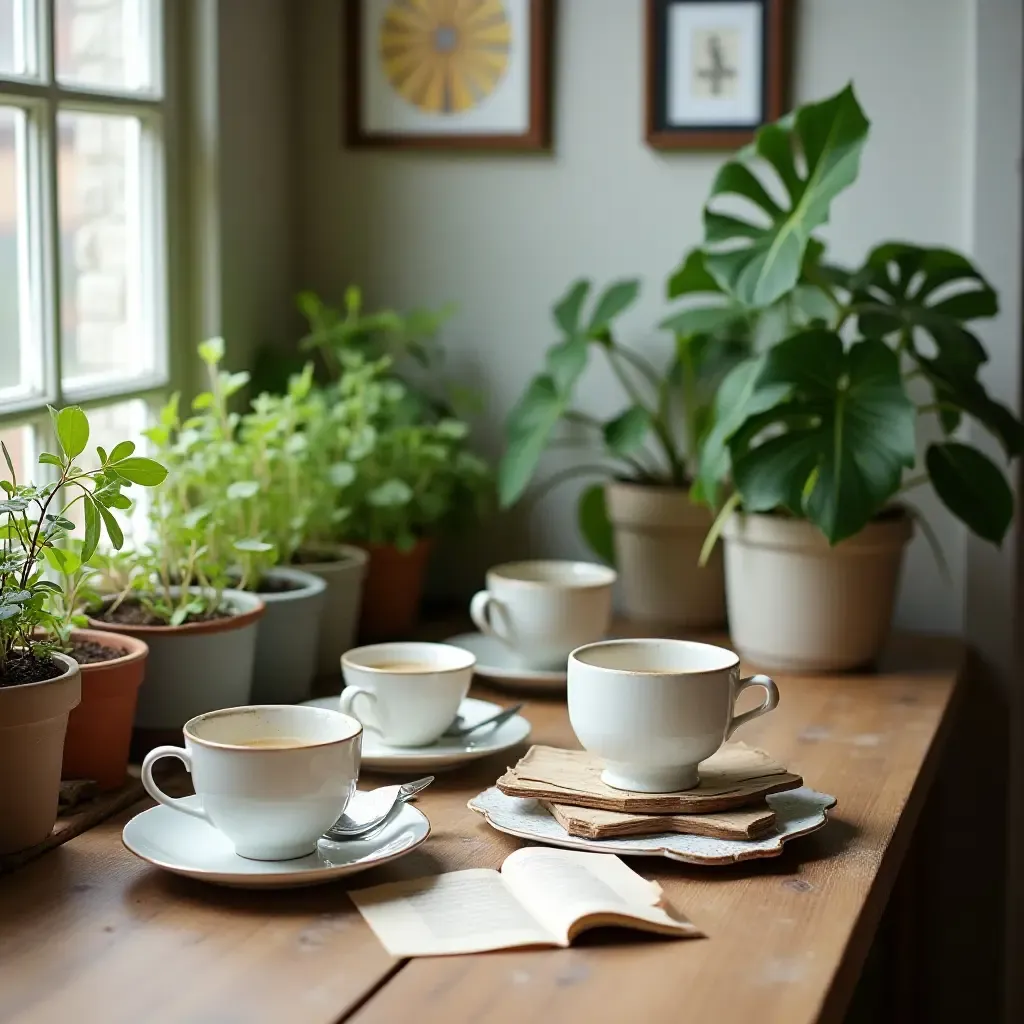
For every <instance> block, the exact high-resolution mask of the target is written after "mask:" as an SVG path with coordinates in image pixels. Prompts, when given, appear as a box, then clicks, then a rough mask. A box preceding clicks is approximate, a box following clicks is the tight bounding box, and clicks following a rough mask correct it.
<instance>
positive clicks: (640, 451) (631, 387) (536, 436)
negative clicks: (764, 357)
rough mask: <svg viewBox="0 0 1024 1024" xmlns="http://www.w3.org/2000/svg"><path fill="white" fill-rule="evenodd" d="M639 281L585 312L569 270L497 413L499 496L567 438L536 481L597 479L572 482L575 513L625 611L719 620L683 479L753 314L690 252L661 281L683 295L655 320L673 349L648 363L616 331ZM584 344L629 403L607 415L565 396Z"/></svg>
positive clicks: (652, 618) (521, 485)
mask: <svg viewBox="0 0 1024 1024" xmlns="http://www.w3.org/2000/svg"><path fill="white" fill-rule="evenodd" d="M639 288H640V285H639V282H637V281H632V280H628V281H619V282H617V283H615V284H612V285H611V286H609V287H608V288H607V289H605V291H604V292H602V293H601V294H600V295H599V296H598V297H597V298H596V299H595V301H594V303H593V307H592V309H591V312H590V314H589V316H588V315H584V314H585V306H586V303H587V299H588V296H589V294H590V290H591V285H590V283H589V282H588V281H577V282H576V283H575V284H574V285H572V287H570V288H569V290H568V291H567V292H566V293H565V294H564V295H563V296H562V297H561V299H559V301H558V302H557V303H556V304H555V306H554V309H553V315H554V320H555V324H556V325H557V327H558V329H559V331H560V333H561V338H560V340H559V341H558V342H557V343H556V344H554V345H553V346H552V347H551V348H550V349H548V352H547V355H546V358H545V367H544V371H543V372H542V373H540V374H538V375H537V376H535V377H534V378H533V379H532V380H531V381H530V383H529V385H528V387H527V389H526V391H525V393H524V394H523V396H522V398H520V400H519V402H518V403H517V405H516V406H515V408H514V409H513V410H512V412H511V414H510V416H509V418H508V423H507V428H506V450H505V455H504V457H503V459H502V462H501V466H500V469H499V474H498V489H499V498H500V501H501V504H502V505H503V506H506V507H507V506H510V505H512V504H513V503H514V502H516V501H518V500H519V498H520V497H521V496H522V495H523V493H524V492H525V490H526V488H527V485H528V484H529V483H530V481H531V479H532V478H533V476H534V474H535V473H536V471H537V468H538V466H539V463H540V461H541V458H542V456H543V455H544V454H545V452H546V451H548V450H558V449H565V450H567V451H568V452H569V453H570V454H571V455H574V456H576V457H575V458H574V461H573V462H572V463H571V464H570V465H569V466H568V467H566V468H564V469H563V470H561V471H559V472H557V473H555V474H554V475H553V476H552V477H550V478H549V480H548V481H547V482H546V484H545V486H544V488H543V490H542V491H541V492H540V493H544V492H545V491H546V490H547V488H549V487H550V486H552V485H554V484H558V483H561V482H562V481H565V480H569V479H572V478H574V477H581V476H584V477H594V476H599V477H605V478H606V481H605V483H603V484H595V485H592V486H590V487H588V488H586V489H585V490H583V491H582V492H581V494H580V499H579V505H578V522H579V526H580V530H581V532H582V534H583V537H584V539H585V540H586V541H587V543H588V544H589V545H590V547H591V548H592V549H593V551H594V552H595V554H597V555H598V557H600V558H603V559H604V560H606V561H608V562H614V563H615V564H616V566H617V567H618V569H619V573H620V576H621V578H622V586H623V596H624V599H625V611H626V614H627V615H628V616H629V617H630V618H635V619H638V620H643V621H648V622H656V623H660V624H664V625H666V626H669V625H671V626H676V627H691V628H709V627H714V626H720V625H721V624H722V622H723V621H724V619H725V594H724V580H723V575H722V566H721V559H720V557H718V556H716V555H713V556H712V558H711V559H710V562H709V563H708V565H707V566H706V567H705V568H703V569H698V567H697V558H698V554H699V552H700V547H701V542H702V540H703V538H704V536H705V534H706V533H707V530H708V526H709V524H710V522H711V518H710V516H709V515H708V512H707V510H706V509H705V508H704V507H702V506H701V505H699V504H696V503H695V501H694V500H693V498H694V494H693V493H692V488H691V485H692V483H693V480H694V476H695V474H696V471H697V450H698V445H699V444H700V441H701V439H702V437H703V431H704V425H705V423H706V420H707V415H708V412H709V408H710V404H711V400H712V397H713V394H714V388H715V385H716V384H717V382H718V381H719V380H721V378H722V375H723V373H724V371H726V370H727V369H728V368H729V367H730V366H731V365H733V364H735V362H736V361H737V360H739V359H741V358H743V357H744V356H745V355H746V354H747V353H748V352H749V351H750V343H751V338H752V336H753V333H754V330H755V328H756V326H757V322H758V320H759V317H758V315H757V314H756V313H754V314H751V315H748V314H747V313H746V311H743V310H740V309H737V307H736V306H735V305H734V304H732V303H728V302H726V301H725V296H724V295H723V294H722V291H721V289H720V288H719V287H718V285H717V284H716V283H715V281H714V280H713V279H712V278H711V277H710V275H709V274H708V273H707V271H706V270H705V268H704V266H703V260H702V256H701V254H700V253H699V252H693V253H690V254H688V255H687V256H686V257H685V258H684V259H683V261H682V263H681V264H680V266H679V267H678V268H677V269H676V270H675V271H674V272H673V273H672V275H671V276H670V278H669V281H668V286H667V289H666V291H667V295H668V297H669V298H670V299H673V300H676V299H678V300H681V302H682V304H683V306H682V308H680V309H677V310H676V311H674V312H673V313H672V314H671V315H670V316H669V317H667V318H666V319H665V320H664V321H663V322H662V324H661V325H660V326H661V327H662V329H664V330H668V331H671V332H672V334H673V335H674V350H673V353H672V357H671V359H670V361H669V364H668V366H667V367H666V368H665V369H664V370H663V371H659V370H658V369H656V368H655V366H654V365H653V364H652V363H651V362H650V361H649V360H648V359H647V358H646V357H645V356H644V355H643V354H641V353H640V352H639V351H637V350H636V349H634V348H631V347H629V346H627V345H624V344H622V342H621V341H619V340H617V339H616V337H615V335H614V334H613V326H614V324H615V321H616V319H617V318H618V317H619V316H620V315H621V314H622V313H623V312H625V311H626V310H627V309H628V308H629V307H630V306H631V305H632V304H633V302H634V301H635V299H636V297H637V295H638V292H639ZM595 350H597V351H599V352H600V353H601V355H602V357H603V358H604V359H605V361H606V363H607V365H608V367H609V368H610V370H611V371H612V373H613V374H614V375H615V377H616V378H617V380H618V382H619V383H620V385H621V386H622V389H623V391H624V392H625V395H626V399H627V402H628V404H627V405H626V407H625V408H623V409H620V410H618V411H616V413H615V414H614V415H613V416H610V417H608V418H599V417H596V416H593V415H590V414H588V413H587V412H585V411H582V410H581V409H579V408H578V407H577V406H576V398H577V390H578V388H579V386H580V381H581V377H582V375H583V373H584V371H585V370H586V368H587V365H588V362H589V359H590V355H591V353H592V352H594V351H595ZM559 428H560V429H559ZM556 432H557V433H558V435H559V436H555V435H556ZM591 452H593V453H594V454H593V456H592V457H590V453H591ZM579 453H582V456H583V457H580V455H579Z"/></svg>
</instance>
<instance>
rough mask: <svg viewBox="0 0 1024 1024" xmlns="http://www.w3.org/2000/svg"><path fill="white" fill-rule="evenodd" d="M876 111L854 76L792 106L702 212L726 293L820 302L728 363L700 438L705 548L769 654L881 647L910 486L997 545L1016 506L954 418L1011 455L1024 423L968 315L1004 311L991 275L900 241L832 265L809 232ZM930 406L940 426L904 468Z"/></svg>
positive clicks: (737, 629) (784, 658) (907, 530)
mask: <svg viewBox="0 0 1024 1024" xmlns="http://www.w3.org/2000/svg"><path fill="white" fill-rule="evenodd" d="M868 128H869V124H868V120H867V118H866V117H865V116H864V113H863V111H862V110H861V108H860V105H859V104H858V102H857V100H856V97H855V96H854V93H853V89H852V88H851V87H847V88H846V89H844V90H843V91H842V92H840V93H838V94H837V95H835V96H832V97H830V98H828V99H826V100H824V101H822V102H819V103H812V104H809V105H807V106H805V107H801V108H800V109H798V110H797V111H796V112H795V113H794V114H793V115H791V116H790V117H789V118H786V119H784V120H783V121H781V122H779V123H778V124H773V125H769V126H767V127H765V128H762V129H761V130H760V131H759V132H758V133H757V136H756V138H755V141H754V144H753V146H752V147H751V148H750V149H749V150H748V151H744V152H742V153H741V154H740V155H738V156H737V157H736V158H734V159H733V160H730V161H729V162H728V163H727V164H726V165H725V166H724V167H723V168H722V170H721V171H720V172H719V174H718V177H717V178H716V180H715V182H714V185H713V186H712V191H711V198H710V201H709V203H708V206H707V208H706V209H705V214H704V218H705V228H706V240H705V263H706V266H707V269H708V271H709V272H710V273H711V275H712V276H713V277H714V279H715V280H716V282H717V283H718V284H719V285H720V286H721V287H722V288H723V289H724V291H725V293H726V294H727V295H728V296H729V298H730V300H731V301H732V302H734V303H736V304H737V305H738V306H741V307H743V308H749V309H762V308H766V307H772V306H778V305H785V304H786V303H788V302H790V301H791V299H792V296H794V295H795V294H797V293H798V292H807V291H812V292H817V293H818V295H819V296H821V298H823V299H824V302H825V304H826V311H825V312H823V314H822V315H821V316H820V317H819V318H818V319H816V320H815V322H814V323H813V324H811V325H810V326H808V327H804V328H801V329H800V330H797V331H795V332H791V333H789V334H787V335H786V336H784V337H783V338H782V340H781V341H778V342H777V343H776V344H774V345H773V346H771V347H770V348H768V349H767V350H766V351H763V352H760V353H758V354H756V355H753V356H751V357H750V358H749V359H748V360H746V361H744V362H743V363H741V364H740V365H738V366H737V367H735V368H734V369H733V370H732V372H731V373H730V375H729V377H728V378H727V379H726V380H725V382H724V383H723V385H722V388H721V390H720V391H719V393H718V396H717V400H716V403H715V409H714V415H713V425H712V427H711V429H710V431H709V432H708V434H707V437H706V439H705V441H704V445H703V451H702V458H701V478H700V482H701V491H702V494H703V496H704V498H705V499H706V500H707V502H708V503H709V504H710V505H711V506H712V507H714V508H715V509H716V511H717V513H718V515H717V519H716V522H715V526H714V528H713V530H712V531H711V533H710V534H709V537H708V540H707V543H706V545H705V553H707V551H708V550H710V548H711V545H713V544H714V542H715V540H716V538H717V536H718V534H719V532H722V533H723V535H724V538H725V565H726V580H727V585H728V599H729V621H730V626H731V631H732V637H733V640H734V642H735V644H736V646H737V648H738V649H739V651H740V653H741V654H742V655H743V656H744V657H745V658H748V659H750V660H751V661H752V662H753V663H755V664H759V665H762V666H764V667H766V668H785V669H795V670H815V671H818V670H836V669H848V668H853V667H856V666H860V665H863V664H866V663H869V662H870V661H872V660H873V659H874V658H875V656H876V655H877V654H878V652H879V650H880V649H881V647H882V645H883V643H884V641H885V639H886V636H887V634H888V631H889V626H890V619H891V616H892V608H893V603H894V597H895V591H896V586H897V581H898V577H899V570H900V563H901V559H902V555H903V550H904V548H905V546H906V544H907V542H908V541H909V539H910V537H911V533H912V527H913V523H914V520H915V519H917V520H918V521H921V520H920V519H919V517H917V516H916V515H915V514H914V512H913V511H912V509H911V508H910V507H909V506H908V505H907V504H905V503H904V500H905V496H906V495H908V494H910V493H911V492H912V491H913V489H914V488H916V487H918V486H920V485H922V484H925V483H928V482H930V483H931V484H932V486H933V487H934V488H935V491H936V493H937V494H938V496H939V498H940V499H941V500H942V502H943V503H944V504H945V505H946V507H947V508H948V509H949V510H950V511H951V512H952V513H953V515H955V516H956V517H957V518H959V519H960V520H962V521H963V522H964V523H965V524H966V525H967V527H968V528H969V529H971V530H972V531H973V532H974V533H976V534H977V535H978V536H979V537H982V538H984V539H985V540H989V541H991V542H992V543H995V544H998V543H1000V542H1001V541H1002V539H1003V537H1004V536H1005V534H1006V531H1007V529H1008V527H1009V525H1010V522H1011V519H1012V517H1013V496H1012V492H1011V491H1010V488H1009V486H1008V484H1007V482H1006V478H1005V475H1004V471H1003V470H1002V469H1001V468H1000V467H999V466H997V465H996V464H995V463H994V462H993V461H992V460H991V459H989V458H988V456H986V455H985V454H983V453H982V452H981V451H980V450H979V449H978V448H975V447H973V446H971V445H968V444H965V443H964V442H963V441H962V440H960V439H959V437H958V435H957V429H958V427H959V426H960V424H961V422H962V421H963V420H964V419H965V418H969V419H971V420H973V421H975V422H977V423H979V424H980V425H981V426H982V427H984V428H985V429H986V430H988V431H989V432H990V433H991V434H993V435H994V437H995V438H996V439H997V440H998V442H999V444H1000V445H1001V447H1002V449H1003V451H1004V452H1005V455H1006V458H1007V459H1008V460H1009V459H1012V458H1014V457H1015V456H1017V455H1019V454H1020V453H1021V451H1022V450H1024V425H1022V424H1021V422H1020V420H1018V419H1017V417H1016V416H1015V415H1013V413H1011V412H1010V410H1009V409H1007V408H1006V407H1004V406H1002V405H1000V404H999V403H998V402H996V401H994V400H993V399H992V398H991V397H990V396H989V394H988V393H987V391H986V390H985V387H984V385H983V384H982V382H981V380H980V379H979V375H978V372H979V369H980V368H981V366H982V364H983V363H984V362H985V361H986V358H987V357H986V355H985V351H984V348H983V347H982V345H981V343H980V341H979V340H978V338H977V337H976V336H975V335H974V333H973V329H972V327H971V326H969V325H970V324H971V322H972V321H974V320H976V319H980V318H984V317H989V316H992V315H994V314H995V312H996V295H995V292H994V291H993V290H992V288H991V287H990V286H989V284H988V282H987V281H986V280H985V279H984V277H983V276H982V275H981V273H980V272H979V271H978V270H977V268H975V267H974V266H973V265H972V264H971V263H970V261H969V260H967V259H966V258H965V257H964V256H961V255H960V254H958V253H956V252H952V251H950V250H948V249H941V248H935V247H925V246H918V245H912V244H906V243H897V242H887V243H883V244H881V245H879V246H877V247H876V248H874V249H873V250H872V251H871V252H870V253H869V254H868V256H867V258H866V259H865V260H864V261H863V263H862V264H861V265H860V266H858V267H856V268H853V269H850V268H847V267H841V266H838V265H836V264H834V263H832V262H828V261H826V260H825V258H824V251H825V250H824V245H823V244H822V243H821V242H820V241H819V240H817V239H815V238H814V236H813V234H812V233H813V231H814V230H815V229H816V228H818V227H819V226H820V225H821V224H823V223H824V222H825V221H826V220H827V219H828V215H829V208H830V205H831V202H832V200H833V199H835V197H836V196H837V195H838V194H839V193H840V192H842V191H843V190H844V189H845V188H847V187H849V186H850V185H851V184H852V183H853V182H854V180H855V179H856V176H857V171H858V164H859V159H860V152H861V149H862V148H863V145H864V143H865V140H866V139H867V135H868ZM768 179H775V181H774V183H773V184H774V185H776V186H778V187H777V188H774V187H772V186H771V185H769V187H766V186H765V184H764V182H765V181H767V180H768ZM783 194H784V195H785V198H784V199H780V198H779V197H780V196H782V195H783ZM723 201H724V204H735V203H737V202H739V203H740V204H742V207H743V212H742V213H741V214H739V215H737V213H736V212H735V211H736V209H737V206H736V205H732V206H730V208H729V212H728V213H725V212H723ZM749 209H754V210H756V211H757V213H756V214H755V215H754V216H753V217H751V216H749V214H748V213H747V210H749ZM922 417H924V418H927V419H928V420H930V421H931V424H930V427H931V429H930V434H931V437H932V438H935V439H929V440H928V441H927V442H926V444H925V452H924V460H923V461H924V466H923V472H920V473H916V474H914V475H911V476H907V475H906V474H907V473H908V472H909V471H911V470H913V469H915V467H917V465H918V461H919V457H918V453H917V451H918V440H919V439H918V437H917V429H916V428H917V425H918V424H919V423H920V421H921V419H922ZM923 526H924V523H923V522H922V527H923ZM925 532H926V535H927V532H928V531H925Z"/></svg>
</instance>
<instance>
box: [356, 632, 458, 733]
mask: <svg viewBox="0 0 1024 1024" xmlns="http://www.w3.org/2000/svg"><path fill="white" fill-rule="evenodd" d="M475 664H476V658H475V657H474V656H473V655H472V654H470V653H469V651H464V650H463V649H462V648H461V647H453V646H452V645H451V644H427V643H407V642H396V643H389V644H371V645H369V646H368V647H354V648H353V649H352V650H351V651H348V652H346V653H345V654H343V655H342V656H341V671H342V673H343V674H344V676H345V684H346V685H345V689H344V690H342V691H341V710H342V711H343V712H344V713H345V714H349V715H353V716H354V717H355V718H358V719H359V721H360V722H362V723H363V725H365V726H366V728H367V729H372V730H373V731H374V732H376V733H379V734H380V737H381V739H383V740H384V742H385V743H387V744H389V745H390V746H393V747H424V746H427V745H428V744H430V743H433V742H434V741H435V740H437V739H439V738H440V736H441V734H442V733H443V732H444V731H445V729H447V728H448V726H450V725H451V724H452V722H453V721H455V716H456V715H457V714H458V711H459V705H460V704H461V703H462V701H463V700H464V698H465V696H466V694H467V693H468V692H469V684H470V683H471V682H472V681H473V666H474V665H475Z"/></svg>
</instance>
